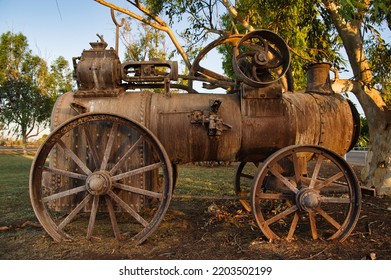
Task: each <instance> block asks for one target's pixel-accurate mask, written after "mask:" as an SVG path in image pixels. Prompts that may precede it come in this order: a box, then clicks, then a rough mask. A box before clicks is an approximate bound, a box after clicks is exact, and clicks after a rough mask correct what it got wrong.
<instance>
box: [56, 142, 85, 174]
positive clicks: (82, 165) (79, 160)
mask: <svg viewBox="0 0 391 280" xmlns="http://www.w3.org/2000/svg"><path fill="white" fill-rule="evenodd" d="M57 144H59V145H60V146H61V148H63V149H64V151H65V153H66V154H67V155H69V156H70V157H71V159H72V160H73V161H74V162H75V163H76V164H77V166H79V167H80V168H81V170H83V172H84V173H85V174H87V175H90V174H91V170H90V169H89V168H88V167H87V165H85V163H84V162H83V161H82V160H81V159H80V158H79V157H78V156H77V155H76V154H75V153H74V152H73V151H72V150H71V149H69V148H68V147H67V146H66V145H65V143H64V142H63V141H62V140H61V139H58V141H57Z"/></svg>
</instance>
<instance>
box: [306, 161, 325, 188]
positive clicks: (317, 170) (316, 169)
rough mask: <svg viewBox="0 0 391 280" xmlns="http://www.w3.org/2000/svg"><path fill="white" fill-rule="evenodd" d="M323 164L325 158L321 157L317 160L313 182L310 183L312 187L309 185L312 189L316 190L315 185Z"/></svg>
mask: <svg viewBox="0 0 391 280" xmlns="http://www.w3.org/2000/svg"><path fill="white" fill-rule="evenodd" d="M322 162H323V156H322V155H319V156H318V159H317V160H316V164H315V168H314V172H313V173H312V177H311V181H310V185H309V188H310V189H312V188H314V186H315V183H316V181H317V178H318V175H319V170H320V167H321V166H322Z"/></svg>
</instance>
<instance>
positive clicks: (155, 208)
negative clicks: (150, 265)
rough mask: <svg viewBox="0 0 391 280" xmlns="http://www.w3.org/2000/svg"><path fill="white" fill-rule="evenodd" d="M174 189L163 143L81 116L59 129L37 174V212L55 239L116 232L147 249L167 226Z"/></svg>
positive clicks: (108, 119) (40, 157)
mask: <svg viewBox="0 0 391 280" xmlns="http://www.w3.org/2000/svg"><path fill="white" fill-rule="evenodd" d="M172 186H173V172H172V166H171V163H170V160H169V158H168V156H167V154H166V152H165V150H164V148H163V147H162V145H161V144H160V142H159V141H158V140H157V138H156V137H155V136H154V135H153V134H152V132H150V131H149V130H148V129H146V128H145V127H144V126H142V125H140V124H138V123H137V122H135V121H132V120H129V119H127V118H124V117H121V116H118V115H113V114H100V113H88V114H84V115H79V116H77V117H75V118H73V119H71V120H69V121H67V122H65V123H64V124H62V125H61V126H59V127H58V128H56V129H55V130H54V131H53V132H52V133H51V134H50V135H49V136H48V138H47V139H46V141H45V142H44V143H43V145H42V146H41V147H40V149H39V151H38V153H37V155H36V158H35V160H34V162H33V165H32V167H31V174H30V198H31V202H32V206H33V208H34V211H35V214H36V216H37V217H38V220H39V221H40V223H41V224H42V226H43V227H44V229H45V230H46V231H47V232H48V234H49V235H50V236H51V237H52V238H53V239H54V240H56V241H61V240H67V239H76V238H78V237H86V238H87V239H90V238H91V237H92V236H95V235H105V234H106V235H107V233H106V232H111V233H114V236H115V237H116V238H117V239H122V238H124V237H126V236H128V237H130V238H131V239H134V240H136V241H137V242H139V243H141V242H143V241H144V240H145V239H146V238H147V237H148V236H149V235H150V234H151V233H152V232H153V231H154V230H155V229H156V228H157V226H158V225H159V223H160V222H161V220H162V218H163V216H164V214H165V212H166V210H167V208H168V206H169V202H170V200H171V195H172Z"/></svg>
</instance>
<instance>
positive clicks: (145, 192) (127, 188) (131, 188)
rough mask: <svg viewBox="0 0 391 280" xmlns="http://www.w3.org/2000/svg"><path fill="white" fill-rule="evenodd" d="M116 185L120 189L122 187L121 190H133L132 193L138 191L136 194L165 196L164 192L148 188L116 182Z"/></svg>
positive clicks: (155, 196) (159, 197)
mask: <svg viewBox="0 0 391 280" xmlns="http://www.w3.org/2000/svg"><path fill="white" fill-rule="evenodd" d="M114 187H116V188H118V189H121V190H125V191H128V192H131V193H136V194H140V195H146V196H149V197H154V198H158V199H162V198H163V194H162V193H158V192H152V191H148V190H144V189H140V188H136V187H132V186H129V185H124V184H120V183H114Z"/></svg>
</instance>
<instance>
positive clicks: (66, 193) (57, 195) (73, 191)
mask: <svg viewBox="0 0 391 280" xmlns="http://www.w3.org/2000/svg"><path fill="white" fill-rule="evenodd" d="M85 190H87V187H86V185H83V186H80V187H76V188H73V189H69V190H66V191H63V192H59V193H55V194H52V195H49V196H46V197H44V198H42V202H49V201H52V200H55V199H59V198H61V197H65V196H69V195H72V194H76V193H79V192H82V191H85Z"/></svg>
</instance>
